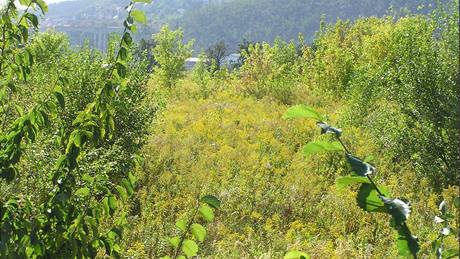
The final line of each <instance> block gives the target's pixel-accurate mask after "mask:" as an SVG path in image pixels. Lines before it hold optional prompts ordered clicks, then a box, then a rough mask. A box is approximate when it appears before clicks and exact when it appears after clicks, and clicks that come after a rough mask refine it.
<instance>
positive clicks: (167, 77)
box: [153, 25, 193, 88]
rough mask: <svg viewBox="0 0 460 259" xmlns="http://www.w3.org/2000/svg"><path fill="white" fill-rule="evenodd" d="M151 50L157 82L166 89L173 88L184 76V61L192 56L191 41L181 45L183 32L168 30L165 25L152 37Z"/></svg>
mask: <svg viewBox="0 0 460 259" xmlns="http://www.w3.org/2000/svg"><path fill="white" fill-rule="evenodd" d="M153 38H154V40H155V42H156V46H155V48H154V49H153V51H154V53H155V59H156V61H157V62H158V66H157V67H156V68H155V69H154V76H155V78H156V79H157V82H158V83H159V84H161V85H164V86H165V87H167V88H171V87H173V86H174V85H175V84H176V83H177V80H179V79H180V78H182V77H183V76H184V72H185V61H186V60H187V59H188V58H190V57H191V56H192V46H193V41H189V42H187V43H186V44H184V43H183V32H182V31H181V30H180V29H178V30H174V31H172V30H170V29H169V27H168V25H165V26H163V27H162V28H161V30H160V31H159V32H158V33H157V34H155V35H154V36H153Z"/></svg>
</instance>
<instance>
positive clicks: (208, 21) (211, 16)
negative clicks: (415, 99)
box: [44, 0, 436, 50]
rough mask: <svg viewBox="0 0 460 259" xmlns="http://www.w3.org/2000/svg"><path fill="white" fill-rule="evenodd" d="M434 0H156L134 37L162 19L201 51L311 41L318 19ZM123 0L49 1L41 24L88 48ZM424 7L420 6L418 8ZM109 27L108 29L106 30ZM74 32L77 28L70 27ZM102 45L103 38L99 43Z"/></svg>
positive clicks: (147, 34)
mask: <svg viewBox="0 0 460 259" xmlns="http://www.w3.org/2000/svg"><path fill="white" fill-rule="evenodd" d="M435 2H436V1H434V0H422V1H417V0H408V1H405V0H380V1H374V0H329V1H325V0H320V1H317V0H283V1H276V0H158V1H154V2H153V3H152V4H149V5H145V6H144V7H142V9H144V10H145V11H146V12H147V14H148V18H149V24H148V25H147V26H144V27H143V28H140V30H139V32H138V38H151V34H152V33H155V32H156V31H158V29H159V28H160V27H161V26H162V25H163V24H165V23H168V24H170V26H171V27H174V28H175V27H182V28H183V30H184V33H185V38H186V39H187V40H189V39H192V38H194V39H196V43H195V49H197V50H199V49H204V48H207V47H209V46H210V45H212V44H215V43H216V42H219V41H224V42H225V43H227V44H228V45H229V46H230V48H231V49H235V48H236V46H237V45H238V43H241V42H242V41H243V39H246V40H249V41H267V42H272V41H273V40H274V39H275V38H276V37H278V36H279V37H281V38H282V39H284V40H289V39H296V38H297V36H298V34H299V33H302V34H304V35H305V38H306V39H307V40H311V39H312V38H313V36H314V33H315V31H317V30H318V28H319V24H320V20H321V17H322V16H323V17H324V20H325V21H326V22H334V21H336V20H337V19H349V20H355V19H356V18H359V17H366V16H382V15H385V13H388V12H389V10H391V9H392V10H393V12H394V13H406V12H413V13H414V12H415V13H417V12H424V11H426V10H428V9H431V8H432V7H433V6H434V5H435ZM126 3H127V1H125V0H99V1H92V0H78V1H68V2H61V3H56V4H51V5H50V11H49V13H48V14H47V16H46V21H45V23H44V24H45V26H46V27H48V28H55V29H56V30H58V31H63V32H67V33H68V34H70V36H71V42H72V43H74V44H79V43H81V42H83V40H84V38H89V39H90V41H91V44H92V45H93V46H97V47H100V46H101V45H104V44H101V43H99V44H97V41H100V40H102V41H104V40H103V39H104V38H106V37H107V35H106V34H107V33H109V32H112V31H119V29H118V28H117V27H120V26H121V24H122V19H123V17H124V15H125V12H124V6H125V5H126ZM421 7H423V8H421ZM110 27H111V28H113V29H112V30H107V29H106V28H110ZM75 30H76V31H75ZM103 43H104V42H103Z"/></svg>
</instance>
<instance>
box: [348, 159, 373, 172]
mask: <svg viewBox="0 0 460 259" xmlns="http://www.w3.org/2000/svg"><path fill="white" fill-rule="evenodd" d="M346 157H347V161H348V164H350V166H351V170H352V171H353V172H355V173H356V174H358V175H359V176H366V175H370V174H372V173H374V172H375V167H373V166H372V165H370V164H368V163H366V162H364V161H362V160H361V159H359V158H357V157H355V156H352V155H350V154H347V155H346Z"/></svg>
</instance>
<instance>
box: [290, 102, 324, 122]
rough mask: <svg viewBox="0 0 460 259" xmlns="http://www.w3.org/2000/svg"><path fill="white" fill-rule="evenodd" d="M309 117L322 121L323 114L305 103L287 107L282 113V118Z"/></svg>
mask: <svg viewBox="0 0 460 259" xmlns="http://www.w3.org/2000/svg"><path fill="white" fill-rule="evenodd" d="M294 118H310V119H315V120H317V121H323V120H324V119H323V116H322V115H321V114H320V113H319V112H317V111H316V110H314V109H313V108H311V107H309V106H307V105H296V106H292V107H291V108H289V109H288V110H287V111H286V113H285V114H284V115H283V119H294Z"/></svg>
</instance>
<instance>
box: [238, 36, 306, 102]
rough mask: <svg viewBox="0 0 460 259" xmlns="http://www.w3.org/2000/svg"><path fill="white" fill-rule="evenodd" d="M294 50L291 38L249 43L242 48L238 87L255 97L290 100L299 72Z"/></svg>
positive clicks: (280, 100)
mask: <svg viewBox="0 0 460 259" xmlns="http://www.w3.org/2000/svg"><path fill="white" fill-rule="evenodd" d="M297 54H298V53H297V48H296V45H295V43H294V42H293V41H291V42H289V43H288V42H284V41H282V40H281V39H277V40H276V41H275V43H274V44H273V46H270V45H269V44H268V43H256V44H255V45H249V48H248V51H243V57H244V59H245V61H244V63H243V65H242V66H241V68H240V74H241V75H240V76H241V77H242V86H241V88H242V91H243V92H244V93H246V94H249V95H252V96H255V97H256V98H262V97H265V96H269V97H272V98H275V99H276V100H278V101H279V102H281V103H286V104H289V103H291V101H292V95H293V88H294V87H295V85H296V82H297V80H298V79H299V76H298V75H299V74H298V73H299V72H300V67H299V63H298V60H299V58H298V55H297Z"/></svg>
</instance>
